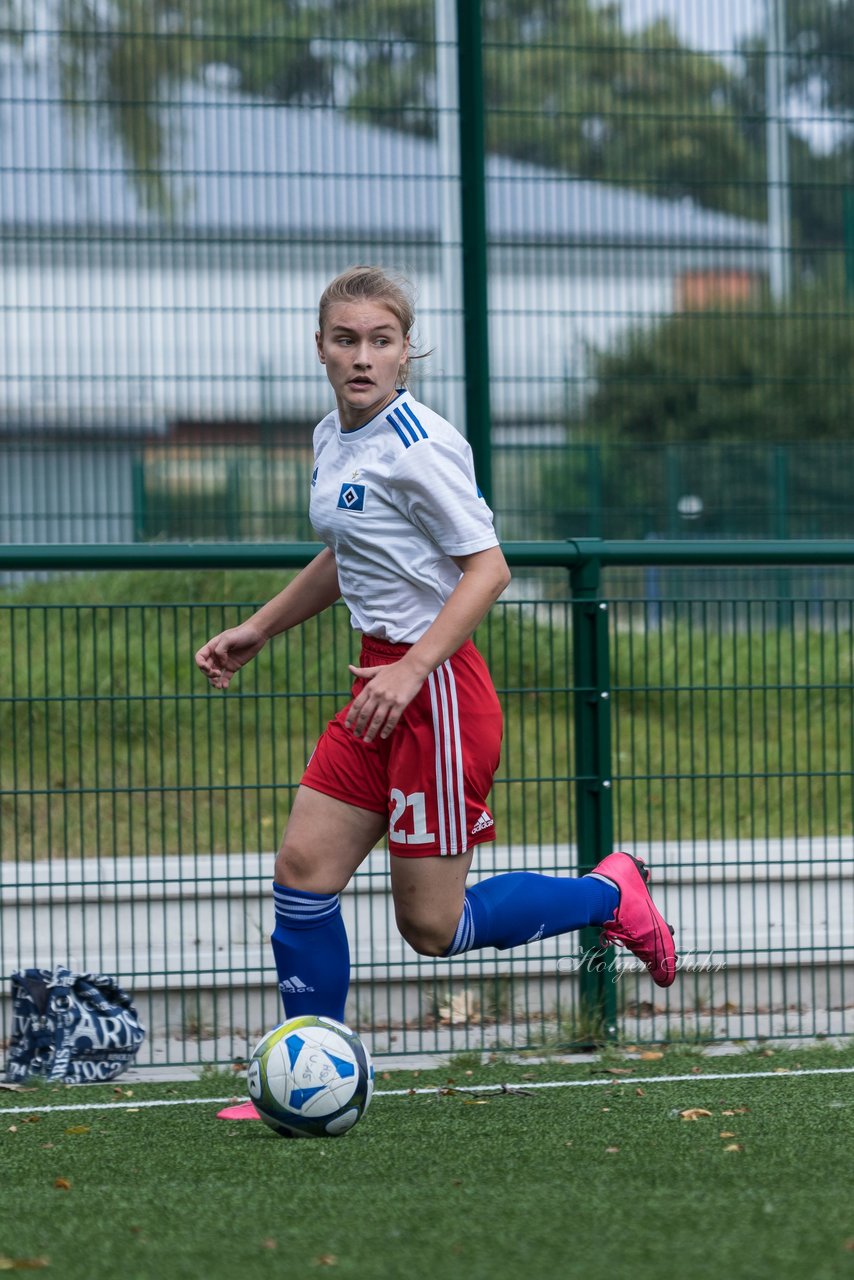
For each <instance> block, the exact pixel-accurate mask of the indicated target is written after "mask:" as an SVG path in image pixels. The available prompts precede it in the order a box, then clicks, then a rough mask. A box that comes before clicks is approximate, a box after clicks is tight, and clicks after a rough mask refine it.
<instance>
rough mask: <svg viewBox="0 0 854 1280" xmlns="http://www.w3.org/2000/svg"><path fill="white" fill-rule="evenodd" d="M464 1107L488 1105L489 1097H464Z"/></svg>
mask: <svg viewBox="0 0 854 1280" xmlns="http://www.w3.org/2000/svg"><path fill="white" fill-rule="evenodd" d="M463 1106H464V1107H488V1106H489V1098H463Z"/></svg>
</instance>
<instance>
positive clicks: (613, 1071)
mask: <svg viewBox="0 0 854 1280" xmlns="http://www.w3.org/2000/svg"><path fill="white" fill-rule="evenodd" d="M605 1074H606V1075H608V1076H630V1075H631V1074H632V1069H631V1067H606V1068H605Z"/></svg>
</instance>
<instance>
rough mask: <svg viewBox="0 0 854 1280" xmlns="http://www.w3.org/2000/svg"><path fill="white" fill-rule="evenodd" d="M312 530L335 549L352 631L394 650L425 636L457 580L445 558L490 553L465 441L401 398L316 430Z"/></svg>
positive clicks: (489, 528)
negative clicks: (353, 420) (347, 427)
mask: <svg viewBox="0 0 854 1280" xmlns="http://www.w3.org/2000/svg"><path fill="white" fill-rule="evenodd" d="M309 514H310V517H311V523H312V525H313V527H314V529H315V532H316V533H317V534H318V536H319V537H320V538H321V539H322V540H323V541H324V542H325V543H326V545H327V546H328V547H329V548H330V549H331V550H332V551H333V552H334V554H335V562H336V564H337V566H338V582H339V585H340V587H341V594H342V596H343V598H344V602H345V604H346V605H347V607H348V608H349V610H350V616H351V621H352V623H353V626H354V627H355V628H357V630H359V631H363V632H364V633H365V634H366V635H370V636H377V637H379V638H380V639H383V640H388V641H390V642H391V643H393V644H402V643H410V644H411V643H413V642H414V641H416V640H418V639H419V637H420V636H422V635H423V634H424V632H425V631H426V630H427V628H428V627H429V626H430V624H431V623H432V622H433V620H434V618H435V617H436V614H437V613H438V612H439V610H440V609H441V607H442V605H443V604H444V603H445V601H446V600H447V598H448V596H449V595H450V594H451V592H452V591H453V589H454V587H455V586H456V585H457V583H458V582H459V580H460V577H461V574H460V571H459V569H458V568H457V566H456V565H455V564H454V562H453V560H452V559H451V558H450V557H451V556H465V555H471V554H472V553H473V552H475V551H485V550H486V549H487V548H488V547H496V546H498V539H497V537H496V536H495V529H494V528H493V524H492V512H491V511H490V509H489V507H488V506H487V505H486V502H485V500H484V498H483V496H482V494H481V493H480V490H479V489H478V487H477V482H476V480H475V475H474V464H473V461H472V452H471V448H470V446H469V444H468V443H467V441H466V440H465V439H464V438H463V436H461V435H460V433H459V431H457V430H456V429H455V428H454V427H452V426H451V424H450V423H449V422H446V421H445V419H444V418H440V417H439V415H438V414H437V413H434V412H433V410H432V409H428V408H427V406H426V405H423V404H419V402H418V401H417V400H414V399H413V398H412V396H411V395H410V394H409V392H408V391H401V392H399V393H398V395H397V397H396V399H394V400H392V402H391V403H390V404H388V405H386V407H385V408H384V409H382V410H381V411H380V412H379V413H378V414H377V415H376V417H374V418H372V419H371V420H370V422H366V423H365V425H364V426H362V427H357V428H356V430H354V431H343V430H342V429H341V423H340V421H339V418H338V411H337V410H335V411H334V412H332V413H330V414H327V416H326V417H325V418H324V419H323V421H322V422H320V423H318V425H317V427H316V428H315V431H314V473H313V475H312V478H311V505H310V508H309Z"/></svg>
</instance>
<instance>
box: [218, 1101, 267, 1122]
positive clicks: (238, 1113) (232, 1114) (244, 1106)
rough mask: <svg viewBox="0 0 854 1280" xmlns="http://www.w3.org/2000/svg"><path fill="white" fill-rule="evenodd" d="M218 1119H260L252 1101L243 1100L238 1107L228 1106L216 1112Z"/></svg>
mask: <svg viewBox="0 0 854 1280" xmlns="http://www.w3.org/2000/svg"><path fill="white" fill-rule="evenodd" d="M216 1118H217V1120H260V1119H261V1117H260V1116H259V1114H258V1112H257V1111H256V1110H255V1105H254V1103H252V1102H241V1103H238V1105H237V1106H236V1107H226V1108H225V1110H223V1111H218V1112H217V1113H216Z"/></svg>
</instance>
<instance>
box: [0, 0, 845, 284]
mask: <svg viewBox="0 0 854 1280" xmlns="http://www.w3.org/2000/svg"><path fill="white" fill-rule="evenodd" d="M466 2H468V0H466ZM698 2H699V0H698ZM481 3H482V14H483V31H484V73H485V87H486V95H487V96H486V110H487V116H486V127H487V145H488V148H489V150H490V151H491V152H493V153H495V154H499V155H506V156H511V157H515V158H517V159H521V160H531V161H533V162H535V163H538V164H542V165H545V166H548V167H551V168H555V169H557V170H559V171H563V172H567V173H573V174H578V175H579V176H582V177H587V178H595V179H599V180H601V181H606V182H615V183H620V184H621V185H623V186H633V187H636V188H638V189H640V190H643V191H646V192H648V193H650V194H657V195H662V196H666V197H670V198H681V197H686V196H687V197H690V198H692V199H694V200H696V201H697V202H698V203H699V204H701V205H704V206H706V207H708V208H712V209H720V210H722V211H725V212H728V213H733V214H739V215H743V216H747V217H753V218H756V219H761V218H763V217H764V216H765V207H766V193H765V181H766V166H765V84H764V74H765V73H764V66H765V60H764V41H763V39H762V37H756V38H754V39H752V40H750V41H746V42H745V43H744V45H743V47H742V49H741V50H740V53H741V56H742V62H741V64H738V63H733V62H731V61H728V62H726V63H725V62H724V61H723V60H721V59H720V58H717V57H714V56H711V55H710V54H707V53H704V52H702V51H698V50H696V49H690V48H687V47H686V46H685V45H683V44H681V42H680V41H679V39H678V38H677V36H676V35H675V34H674V31H673V29H672V28H671V27H670V26H669V25H668V24H667V23H666V22H665V21H656V22H654V23H652V24H651V25H649V26H647V27H646V28H645V29H643V30H640V31H638V30H632V31H630V30H628V29H627V28H626V27H625V25H624V23H623V18H622V9H621V6H620V4H619V3H605V4H603V3H601V2H600V0H481ZM52 6H53V7H52V12H53V14H54V15H55V18H56V22H55V26H56V29H57V31H58V32H60V33H61V37H60V39H59V41H58V43H57V46H56V47H57V49H58V53H57V62H58V66H59V71H60V76H61V84H62V89H63V92H64V94H65V96H66V97H67V98H68V99H69V101H70V103H72V104H74V106H75V109H77V110H84V109H85V107H86V104H88V103H92V102H98V103H103V104H106V106H107V110H108V119H109V121H110V125H111V128H112V131H113V133H114V134H115V136H116V137H118V139H119V140H120V143H121V145H122V147H123V149H124V150H125V152H126V154H127V156H128V159H129V162H130V165H131V167H132V168H133V171H134V173H135V174H136V180H137V182H138V184H139V186H140V188H141V190H142V192H143V195H144V198H145V199H146V201H147V203H149V204H150V205H152V206H157V207H160V208H164V209H165V208H168V204H169V201H168V188H167V184H166V183H165V182H164V179H163V177H162V170H163V168H164V167H165V166H164V161H165V158H166V155H167V151H168V130H169V113H168V112H167V111H164V110H162V109H161V107H162V104H163V103H164V102H165V101H167V100H168V98H169V95H170V94H172V93H174V92H175V90H176V89H177V87H178V86H179V85H180V84H181V82H182V81H185V80H187V79H192V78H194V77H195V78H205V79H207V80H209V81H213V82H215V83H218V82H220V81H223V80H224V81H225V83H227V84H230V85H233V86H234V87H235V88H238V89H240V90H242V91H243V92H244V93H247V94H249V95H253V96H258V97H261V98H265V99H269V100H272V101H277V102H283V103H316V104H323V105H328V106H333V105H334V106H336V107H339V108H342V109H346V110H348V111H349V112H350V113H351V114H353V115H356V116H358V117H359V118H362V119H366V120H370V121H372V122H374V123H377V124H381V125H384V126H387V127H391V128H394V129H398V130H402V131H408V132H411V133H413V134H417V135H420V136H432V135H434V134H435V131H436V121H437V116H436V79H435V48H434V0H52ZM21 8H22V6H21V3H20V0H0V21H1V22H2V27H3V31H4V33H5V36H6V38H7V39H9V38H14V37H15V33H16V32H19V31H20V30H21V25H22V23H23V18H22V16H21ZM786 10H787V29H788V32H789V50H790V57H789V58H788V59H787V73H788V83H789V89H790V92H791V93H792V94H793V95H794V94H801V95H804V94H809V95H811V96H812V100H814V101H815V102H816V103H817V106H818V108H819V109H820V110H822V111H825V112H828V111H832V112H837V113H838V115H839V120H840V122H841V124H842V126H843V128H842V130H841V133H840V137H839V140H838V145H837V146H836V147H834V149H833V151H832V153H821V152H820V151H819V150H817V149H816V148H815V147H814V146H813V145H812V144H811V142H810V140H809V139H804V138H802V137H800V136H798V135H797V134H796V133H794V132H790V138H789V143H790V154H791V159H792V165H791V170H792V205H793V213H794V219H795V234H796V240H797V241H798V242H799V243H800V244H801V245H803V246H805V247H806V248H807V249H809V250H817V249H822V248H826V247H827V246H828V245H831V244H834V243H835V244H838V242H839V236H840V227H841V216H840V192H841V190H842V188H843V187H844V186H845V185H846V184H848V185H850V184H851V183H852V182H854V130H852V127H851V123H852V120H854V63H852V60H851V58H850V56H846V53H847V51H848V50H850V49H851V48H852V47H854V43H852V42H854V0H786ZM819 261H820V255H819V254H817V253H815V252H814V253H813V256H812V263H813V266H815V264H816V263H818V262H819Z"/></svg>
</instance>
